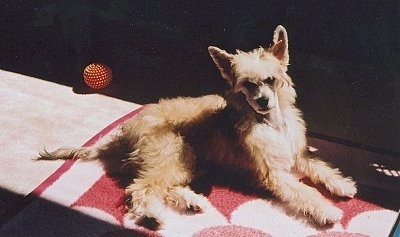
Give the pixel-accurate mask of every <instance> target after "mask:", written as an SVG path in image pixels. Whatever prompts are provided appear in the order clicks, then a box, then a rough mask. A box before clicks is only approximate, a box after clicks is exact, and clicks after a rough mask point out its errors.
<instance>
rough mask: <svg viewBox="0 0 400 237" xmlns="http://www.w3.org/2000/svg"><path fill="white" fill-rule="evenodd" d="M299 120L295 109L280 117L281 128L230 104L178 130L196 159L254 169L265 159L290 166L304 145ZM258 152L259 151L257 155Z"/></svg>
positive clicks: (275, 165) (267, 163) (274, 164)
mask: <svg viewBox="0 0 400 237" xmlns="http://www.w3.org/2000/svg"><path fill="white" fill-rule="evenodd" d="M302 126H303V125H302V120H301V119H299V118H298V117H297V113H293V112H290V113H288V114H286V115H285V116H284V117H283V125H282V127H280V128H274V127H271V125H270V124H269V123H268V122H266V121H263V120H262V119H260V118H258V117H257V116H254V114H252V113H248V112H247V111H238V110H236V109H234V108H232V107H230V106H228V107H225V108H224V109H222V110H221V111H219V112H218V113H216V114H214V115H212V116H210V117H208V118H206V119H205V120H203V121H201V122H199V123H197V124H194V125H192V126H190V127H187V128H184V129H182V131H181V134H182V135H183V136H184V137H185V141H186V142H188V143H189V144H190V145H191V146H192V147H193V149H194V150H195V152H196V154H197V157H198V161H199V162H206V163H213V164H217V165H223V166H230V167H232V168H235V169H246V170H253V169H257V167H256V166H257V165H259V164H260V162H261V163H264V164H266V165H268V166H270V167H271V168H277V169H284V170H290V169H291V167H292V165H293V161H294V158H295V156H296V155H297V154H298V153H299V152H300V151H301V149H302V148H303V146H305V139H304V134H302V133H301V132H300V133H299V131H303V130H304V129H303V128H302ZM260 154H261V155H260Z"/></svg>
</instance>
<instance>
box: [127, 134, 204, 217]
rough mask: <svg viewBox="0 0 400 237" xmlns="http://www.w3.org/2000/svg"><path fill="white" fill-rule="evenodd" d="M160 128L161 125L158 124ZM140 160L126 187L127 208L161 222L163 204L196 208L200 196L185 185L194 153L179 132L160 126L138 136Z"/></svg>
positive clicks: (189, 175)
mask: <svg viewBox="0 0 400 237" xmlns="http://www.w3.org/2000/svg"><path fill="white" fill-rule="evenodd" d="M161 129H162V128H161ZM136 148H137V149H138V152H137V156H138V157H139V159H140V160H142V164H141V166H140V169H139V170H138V173H137V175H138V176H137V178H135V179H134V180H133V182H132V183H131V184H130V185H129V186H128V187H127V188H126V195H127V207H128V212H129V213H130V214H131V215H132V216H136V217H144V216H147V217H153V218H156V219H157V220H158V221H159V222H161V223H162V222H163V220H162V218H163V215H162V213H163V208H166V207H167V206H170V207H172V208H173V209H179V210H188V209H192V210H193V211H200V210H202V209H203V205H204V197H202V196H200V195H197V194H195V193H194V192H193V191H191V190H190V189H189V188H188V184H189V183H190V182H191V181H192V179H193V172H194V169H195V160H196V157H195V155H194V152H193V150H192V148H191V147H190V146H189V145H188V144H186V143H185V142H184V140H183V137H182V136H180V135H179V134H177V133H175V132H173V131H171V130H168V129H164V130H162V131H160V129H159V130H157V131H156V132H154V133H152V134H150V135H149V136H146V137H143V138H141V139H139V140H138V144H136Z"/></svg>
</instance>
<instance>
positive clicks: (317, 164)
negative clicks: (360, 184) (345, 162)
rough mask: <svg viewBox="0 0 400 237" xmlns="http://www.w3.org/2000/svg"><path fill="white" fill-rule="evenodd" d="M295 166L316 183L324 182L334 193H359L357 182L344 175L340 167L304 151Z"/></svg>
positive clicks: (352, 195) (352, 194)
mask: <svg viewBox="0 0 400 237" xmlns="http://www.w3.org/2000/svg"><path fill="white" fill-rule="evenodd" d="M295 166H296V167H295V168H296V169H297V170H298V171H299V172H301V173H303V174H304V175H306V176H307V177H309V178H310V179H311V181H312V182H313V183H315V184H318V183H322V184H324V185H325V187H326V188H327V189H328V190H329V191H330V192H331V193H333V194H335V195H338V196H342V197H354V195H355V194H356V193H357V188H356V183H355V182H354V181H353V180H352V179H351V177H344V176H343V174H342V173H341V172H340V171H339V169H337V168H336V169H333V168H331V167H329V166H328V165H327V164H326V163H325V162H323V161H321V160H319V159H318V158H317V157H314V156H313V155H312V154H308V151H306V152H304V153H303V155H302V156H299V157H297V159H296V162H295Z"/></svg>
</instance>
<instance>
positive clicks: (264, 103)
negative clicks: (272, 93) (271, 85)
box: [256, 97, 268, 108]
mask: <svg viewBox="0 0 400 237" xmlns="http://www.w3.org/2000/svg"><path fill="white" fill-rule="evenodd" d="M256 102H257V104H258V105H259V106H260V107H261V108H267V107H268V99H267V98H264V97H260V98H258V99H257V100H256Z"/></svg>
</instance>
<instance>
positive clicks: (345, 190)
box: [327, 177, 357, 198]
mask: <svg viewBox="0 0 400 237" xmlns="http://www.w3.org/2000/svg"><path fill="white" fill-rule="evenodd" d="M327 188H328V189H329V191H331V193H333V194H335V195H337V196H341V197H351V198H353V197H354V196H355V195H356V193H357V186H356V183H355V182H354V181H353V180H352V179H351V178H349V177H347V178H341V179H337V180H332V181H331V182H329V183H328V184H327Z"/></svg>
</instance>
